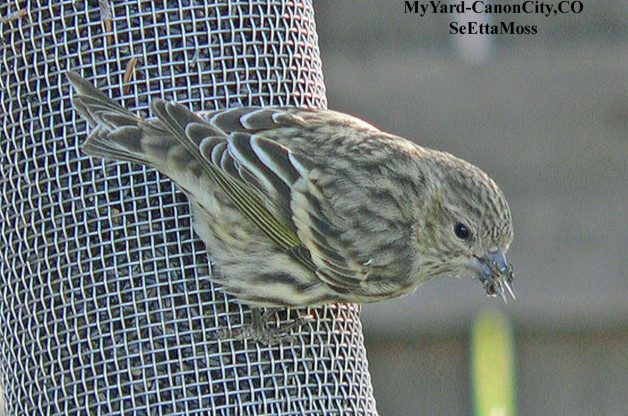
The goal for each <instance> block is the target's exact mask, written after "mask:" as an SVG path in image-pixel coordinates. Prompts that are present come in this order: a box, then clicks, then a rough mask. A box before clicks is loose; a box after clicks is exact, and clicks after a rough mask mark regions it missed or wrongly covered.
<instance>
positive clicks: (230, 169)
mask: <svg viewBox="0 0 628 416" xmlns="http://www.w3.org/2000/svg"><path fill="white" fill-rule="evenodd" d="M153 110H154V112H155V114H156V115H157V117H158V118H159V121H160V122H161V124H163V127H164V128H165V129H167V130H168V131H170V132H171V133H172V134H173V135H174V136H175V137H176V138H177V139H178V140H179V141H181V143H182V144H183V146H184V147H185V148H186V150H187V151H188V152H190V153H191V154H193V155H194V157H195V158H196V159H197V160H198V161H199V162H200V163H201V165H203V166H204V169H205V171H206V172H207V173H208V175H209V176H210V177H211V178H212V179H214V180H215V181H216V183H217V184H218V185H219V186H220V188H221V189H222V190H223V191H224V192H225V193H226V194H227V195H228V196H229V197H230V198H231V200H232V201H233V202H234V205H236V207H238V209H239V210H240V211H241V212H242V213H243V214H244V215H245V216H246V217H247V218H249V219H250V220H251V221H252V222H253V223H254V224H256V225H257V226H258V227H259V228H260V229H261V230H262V231H263V232H264V233H265V234H266V235H267V236H268V237H269V238H270V239H271V240H272V241H274V242H275V244H277V246H278V247H279V248H281V249H282V250H284V251H285V252H286V253H288V254H289V255H290V256H292V257H293V258H294V259H295V260H296V261H298V262H300V263H301V264H302V265H303V266H305V267H307V268H308V269H310V270H312V271H313V272H314V273H316V275H317V276H318V277H319V278H320V279H321V280H323V281H324V282H326V283H328V284H329V285H331V286H332V287H334V288H336V289H337V290H346V289H349V288H352V287H356V286H357V285H359V284H360V283H361V282H362V281H363V280H364V279H366V277H367V276H368V270H367V267H366V266H365V265H363V264H360V263H359V262H357V261H355V260H352V258H353V256H352V253H351V251H350V249H349V248H348V246H347V244H345V243H344V242H343V240H342V232H341V230H340V229H339V228H338V227H337V226H336V225H335V224H334V222H333V220H332V218H331V217H330V215H331V214H332V213H333V210H331V208H330V206H329V205H328V203H327V202H326V201H325V200H324V198H323V197H322V192H320V190H318V188H317V186H316V184H314V183H313V182H312V181H311V180H310V178H309V173H310V170H311V169H312V166H311V165H312V164H311V162H310V161H309V160H308V158H307V157H306V156H304V155H297V154H294V153H293V152H291V151H290V150H289V149H288V148H286V147H285V146H282V145H280V144H279V143H277V142H275V141H272V140H270V139H268V138H266V137H264V131H265V130H270V129H275V128H278V127H281V126H282V123H287V124H289V125H290V126H291V127H294V126H296V125H300V123H302V122H303V120H302V119H300V118H299V117H298V116H293V115H291V114H288V113H287V112H286V111H284V110H281V109H276V108H261V107H247V108H236V109H229V110H222V111H216V112H213V113H208V114H206V115H205V117H203V118H201V117H199V116H197V115H196V114H194V113H192V112H191V111H189V110H188V109H187V108H186V107H184V106H182V105H178V104H170V103H166V102H164V101H161V100H158V101H156V102H155V103H154V104H153Z"/></svg>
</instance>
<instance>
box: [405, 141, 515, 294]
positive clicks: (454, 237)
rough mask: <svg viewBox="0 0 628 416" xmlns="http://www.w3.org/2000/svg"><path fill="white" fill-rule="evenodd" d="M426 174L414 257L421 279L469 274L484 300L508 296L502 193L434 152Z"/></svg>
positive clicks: (508, 231)
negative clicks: (426, 191) (483, 293)
mask: <svg viewBox="0 0 628 416" xmlns="http://www.w3.org/2000/svg"><path fill="white" fill-rule="evenodd" d="M432 160H433V165H432V166H431V168H430V171H431V172H430V174H429V176H432V179H433V180H431V181H428V182H429V183H430V185H431V192H430V195H429V196H428V198H427V201H426V205H425V210H424V212H426V213H427V215H424V216H422V219H421V220H420V221H419V223H420V225H418V226H417V231H416V233H418V235H416V238H417V252H418V253H417V254H418V255H419V257H420V258H421V260H420V261H421V269H422V271H423V272H424V273H425V275H424V279H430V278H434V277H438V276H459V277H462V276H469V275H472V276H475V277H476V278H477V279H478V280H479V281H480V282H481V283H482V285H483V286H484V289H485V290H486V293H487V294H488V295H490V296H496V295H500V296H501V297H502V298H503V299H504V301H506V295H507V294H509V295H510V296H512V297H513V298H514V294H513V291H512V289H511V283H512V280H513V273H512V266H511V265H510V263H509V262H508V261H507V260H506V257H505V254H506V252H507V251H508V248H509V246H510V243H511V242H512V239H513V227H512V217H511V215H510V209H509V207H508V203H507V202H506V199H505V197H504V194H503V193H502V191H501V190H500V189H499V188H498V187H497V185H496V184H495V182H494V181H493V180H492V179H491V178H489V177H488V175H487V174H486V173H484V172H483V171H481V170H480V169H478V168H477V167H475V166H473V165H471V164H469V163H467V162H465V161H463V160H460V159H458V158H455V157H454V156H451V155H449V154H447V153H443V152H438V153H437V155H436V157H435V158H433V159H432Z"/></svg>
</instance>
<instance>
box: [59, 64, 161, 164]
mask: <svg viewBox="0 0 628 416" xmlns="http://www.w3.org/2000/svg"><path fill="white" fill-rule="evenodd" d="M67 77H68V80H69V81H70V83H71V84H72V86H73V87H74V89H75V91H76V92H77V95H76V96H75V97H73V103H74V107H75V108H76V110H77V111H78V112H79V113H80V114H81V116H83V117H84V118H85V119H86V120H87V121H88V122H89V123H90V124H91V125H92V126H95V127H96V129H95V130H94V131H93V132H92V133H91V134H90V136H89V137H88V138H87V140H86V141H85V142H84V143H83V145H82V146H81V150H83V152H85V153H87V154H89V155H92V156H98V157H102V158H105V159H118V160H125V161H129V162H133V163H140V164H145V165H146V164H151V162H150V161H149V160H148V159H147V158H146V154H145V152H144V151H143V150H142V139H143V136H144V133H143V131H142V129H141V127H140V123H141V122H142V121H143V119H142V118H141V117H139V116H137V115H135V114H133V113H132V112H130V111H128V110H126V109H124V108H123V107H122V106H121V105H119V104H118V103H116V102H115V101H113V100H112V99H111V98H109V97H107V96H106V95H105V94H103V93H102V92H100V91H99V90H98V89H96V88H95V87H94V86H93V85H92V84H90V83H89V82H87V81H86V80H85V79H83V78H81V76H80V75H78V74H77V73H75V72H68V73H67Z"/></svg>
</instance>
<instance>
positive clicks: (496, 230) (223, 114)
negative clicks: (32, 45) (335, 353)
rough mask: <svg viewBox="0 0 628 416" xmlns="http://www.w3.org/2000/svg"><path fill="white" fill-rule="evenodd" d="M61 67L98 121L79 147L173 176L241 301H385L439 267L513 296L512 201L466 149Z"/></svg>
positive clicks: (258, 320)
mask: <svg viewBox="0 0 628 416" xmlns="http://www.w3.org/2000/svg"><path fill="white" fill-rule="evenodd" d="M67 76H68V79H69V80H70V82H71V83H72V85H73V86H74V89H75V90H76V92H77V95H76V96H75V97H74V100H73V102H74V106H75V108H76V110H77V111H78V112H79V113H80V114H81V115H82V116H83V117H84V118H86V119H87V120H88V121H89V123H90V124H91V125H92V126H94V127H95V130H93V131H92V133H91V135H90V136H89V137H88V138H87V140H86V141H85V143H84V144H83V146H82V150H83V151H84V152H85V153H87V154H89V155H93V156H98V157H102V158H106V159H116V160H122V161H128V162H132V163H138V164H142V165H147V166H151V167H154V168H156V169H157V170H158V171H160V172H162V173H163V174H165V175H167V176H168V177H169V178H171V179H172V180H173V181H174V182H175V183H176V184H177V186H178V187H179V188H180V189H181V190H182V191H183V192H184V193H185V194H186V195H187V197H188V199H189V202H190V206H191V212H192V215H193V220H194V229H195V231H196V232H197V233H198V235H199V236H200V238H201V239H202V240H203V241H204V242H205V244H206V245H207V248H208V250H209V251H210V252H211V253H212V260H213V261H214V262H215V263H216V264H217V265H218V266H219V268H220V270H221V273H219V274H216V275H214V276H212V279H213V280H215V281H216V282H217V283H219V284H220V285H222V286H223V288H224V290H225V291H226V292H228V293H230V294H232V295H234V296H235V297H236V298H237V299H238V300H239V301H240V302H242V303H244V304H248V305H250V306H253V307H270V308H278V307H300V306H316V305H322V304H326V303H330V302H358V303H362V302H373V301H380V300H384V299H388V298H394V297H397V296H401V295H405V294H408V293H411V292H412V291H414V290H415V289H416V287H417V286H418V285H419V284H421V283H423V282H425V281H427V280H430V279H432V278H436V277H439V276H460V277H463V276H474V277H476V278H477V279H478V280H479V281H480V282H481V283H482V285H483V287H484V289H485V290H486V292H487V293H488V294H489V295H492V296H494V295H500V296H501V297H502V298H503V299H504V300H506V295H507V294H510V295H511V296H512V297H513V298H514V294H513V292H512V289H511V282H512V279H513V274H512V267H511V266H510V264H509V263H508V261H507V260H506V257H505V253H506V251H507V250H508V248H509V245H510V243H511V241H512V238H513V227H512V219H511V214H510V210H509V208H508V204H507V202H506V199H505V198H504V195H503V193H502V192H501V190H500V189H499V188H498V187H497V185H496V184H495V182H494V181H493V180H492V179H491V178H489V177H488V175H486V174H485V173H484V172H483V171H481V170H480V169H478V168H477V167H475V166H473V165H471V164H469V163H467V162H465V161H463V160H460V159H458V158H456V157H454V156H452V155H450V154H448V153H445V152H441V151H437V150H432V149H427V148H424V147H420V146H418V145H416V144H414V143H412V142H410V141H408V140H406V139H403V138H401V137H398V136H394V135H392V134H388V133H385V132H382V131H380V130H378V129H377V128H375V127H373V126H372V125H370V124H368V123H366V122H364V121H361V120H359V119H357V118H354V117H352V116H349V115H346V114H342V113H338V112H335V111H329V110H312V109H298V108H276V107H241V108H232V109H225V110H218V111H210V112H200V113H193V112H191V111H190V110H189V109H188V108H186V107H185V106H183V105H180V104H176V103H168V102H166V101H164V100H161V99H156V100H153V101H152V103H151V109H152V113H153V115H154V118H149V119H143V118H141V117H139V116H138V115H136V114H134V113H132V112H130V111H127V110H126V109H124V108H122V107H121V106H120V105H119V104H117V103H116V102H114V101H113V100H111V99H110V98H109V97H107V96H106V95H105V94H103V93H102V92H100V91H98V90H97V89H96V88H95V87H94V86H92V85H91V84H90V83H89V82H87V81H86V80H84V79H83V78H81V77H80V76H79V75H78V74H76V73H73V72H69V73H68V75H67ZM268 316H269V313H268V312H266V313H261V312H259V311H255V313H254V314H253V317H254V322H253V324H252V326H251V327H250V328H249V329H247V330H245V331H242V332H241V334H240V335H241V336H242V337H249V336H250V337H253V338H257V339H260V340H266V341H272V340H273V339H274V337H275V336H279V335H277V334H273V333H270V332H269V330H268V329H265V328H266V327H265V320H266V319H267V318H268ZM298 323H300V322H297V324H298ZM289 327H290V328H292V327H293V325H289ZM281 331H283V332H282V333H285V331H286V329H285V328H284V329H283V330H281ZM242 334H245V335H242ZM280 335H281V334H280Z"/></svg>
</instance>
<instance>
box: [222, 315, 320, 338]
mask: <svg viewBox="0 0 628 416" xmlns="http://www.w3.org/2000/svg"><path fill="white" fill-rule="evenodd" d="M274 313H275V310H274V309H267V310H266V311H264V312H262V310H261V309H260V308H251V324H249V325H244V326H242V327H240V328H235V329H221V330H218V331H216V332H215V333H214V335H213V338H215V339H217V340H221V341H227V340H234V341H242V340H245V339H246V340H251V341H256V342H259V343H261V344H265V345H271V344H277V343H281V342H290V343H292V342H294V341H295V340H296V337H295V336H294V335H293V334H291V331H292V330H293V329H296V328H298V327H300V326H301V325H303V324H306V323H308V322H311V321H313V320H314V317H313V316H312V315H306V316H299V317H298V318H296V319H294V320H293V321H291V322H288V323H286V324H283V325H281V326H278V327H269V326H268V320H269V318H270V317H271V316H272V315H274Z"/></svg>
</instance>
